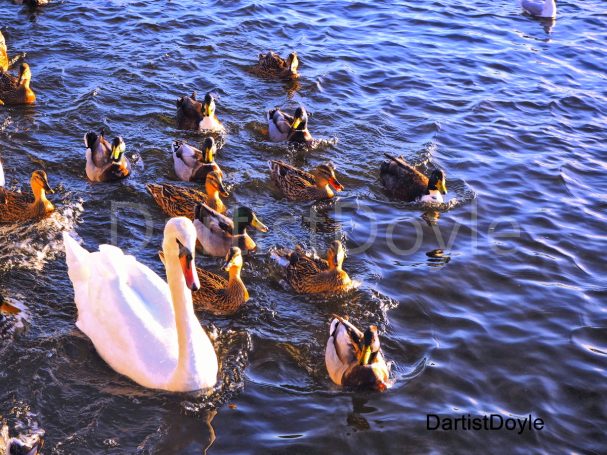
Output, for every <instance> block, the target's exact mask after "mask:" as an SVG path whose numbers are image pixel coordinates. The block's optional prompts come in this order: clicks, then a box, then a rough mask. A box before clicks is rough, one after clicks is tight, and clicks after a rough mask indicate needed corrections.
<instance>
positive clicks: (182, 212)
mask: <svg viewBox="0 0 607 455" xmlns="http://www.w3.org/2000/svg"><path fill="white" fill-rule="evenodd" d="M146 188H147V190H148V192H149V193H150V194H151V195H152V197H153V198H154V201H156V204H158V205H159V206H160V208H161V209H162V211H163V212H164V213H166V214H167V215H168V216H170V217H175V216H185V217H186V218H189V219H191V220H192V219H194V206H195V205H196V204H198V203H203V204H208V205H209V207H212V208H213V209H214V210H217V211H218V212H219V213H225V212H226V210H227V208H226V206H225V205H224V204H223V201H222V200H221V199H220V198H219V195H221V196H223V197H228V196H229V195H230V194H229V193H228V191H227V190H226V188H225V186H224V185H223V180H222V178H221V174H220V173H219V172H217V171H213V172H209V173H208V174H207V181H206V182H205V191H206V193H204V192H203V191H200V190H198V189H195V188H189V187H186V186H180V185H171V184H169V183H165V184H155V183H150V184H148V185H146Z"/></svg>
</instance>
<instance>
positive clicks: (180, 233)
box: [162, 216, 200, 291]
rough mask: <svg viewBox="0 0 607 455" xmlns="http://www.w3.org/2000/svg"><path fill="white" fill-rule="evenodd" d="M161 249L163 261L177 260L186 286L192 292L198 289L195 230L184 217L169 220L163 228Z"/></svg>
mask: <svg viewBox="0 0 607 455" xmlns="http://www.w3.org/2000/svg"><path fill="white" fill-rule="evenodd" d="M162 249H163V252H164V257H165V260H167V261H168V260H170V258H177V259H178V260H179V264H180V265H181V270H182V271H183V278H184V280H185V284H186V286H187V287H188V288H189V289H191V290H192V291H197V290H198V289H200V281H199V280H198V273H197V272H196V265H195V264H194V254H195V252H196V229H195V228H194V225H193V224H192V222H191V221H190V220H189V219H187V218H185V217H182V216H180V217H176V218H171V219H170V220H169V221H167V224H166V226H165V227H164V240H163V242H162Z"/></svg>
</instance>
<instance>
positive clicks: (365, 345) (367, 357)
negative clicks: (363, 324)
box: [358, 325, 380, 365]
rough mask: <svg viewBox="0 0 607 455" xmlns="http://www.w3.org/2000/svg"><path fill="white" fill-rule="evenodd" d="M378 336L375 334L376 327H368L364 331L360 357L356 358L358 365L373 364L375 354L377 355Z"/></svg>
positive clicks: (378, 347) (378, 346)
mask: <svg viewBox="0 0 607 455" xmlns="http://www.w3.org/2000/svg"><path fill="white" fill-rule="evenodd" d="M379 349H380V344H379V334H378V332H377V326H375V325H370V326H369V327H367V330H365V333H364V336H363V339H362V346H361V350H360V356H359V358H358V364H359V365H369V364H370V363H373V361H374V360H375V358H376V357H377V354H379Z"/></svg>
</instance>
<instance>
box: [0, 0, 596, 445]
mask: <svg viewBox="0 0 607 455" xmlns="http://www.w3.org/2000/svg"><path fill="white" fill-rule="evenodd" d="M558 5H559V19H558V20H557V21H556V23H555V24H550V23H546V22H541V21H537V20H534V19H531V18H529V17H527V16H524V15H522V14H521V12H520V10H519V8H518V7H517V6H516V5H515V4H514V2H510V1H508V2H479V1H469V2H462V1H459V0H456V1H449V2H447V1H443V0H437V1H434V2H418V1H401V2H385V3H384V2H374V3H372V4H366V3H362V2H342V1H327V2H314V3H312V2H304V1H292V2H286V3H285V2H246V1H234V2H219V1H216V2H204V3H198V2H188V1H185V2H164V1H157V2H153V1H150V0H147V1H136V2H127V1H100V2H95V3H94V9H93V8H91V7H90V6H89V3H88V2H78V1H72V0H65V1H56V2H55V3H54V4H52V5H51V6H49V7H47V8H45V9H43V10H40V11H39V12H35V13H32V12H31V11H30V10H28V9H24V8H22V7H20V6H14V5H12V4H11V3H10V2H8V1H4V2H2V4H1V5H0V18H1V20H2V22H1V23H0V25H1V26H2V31H3V33H4V34H5V36H6V39H7V43H8V45H9V48H10V50H11V54H14V53H16V52H27V61H28V63H29V64H30V65H31V67H32V72H33V77H34V82H33V88H34V89H35V90H36V92H37V95H38V100H39V103H38V104H37V105H36V106H35V107H19V108H6V107H4V108H0V109H1V110H0V125H2V126H1V128H0V155H1V158H2V161H3V163H4V166H5V171H6V174H7V177H8V180H9V184H10V185H11V186H13V185H17V184H18V183H20V182H25V181H27V180H28V178H29V177H28V176H29V174H30V173H31V172H32V170H34V169H36V168H38V167H40V166H43V167H44V168H45V169H46V170H47V172H48V174H49V180H50V182H51V185H52V186H54V187H57V188H58V190H59V191H58V192H57V194H56V195H54V196H53V198H52V199H53V201H54V202H55V203H56V204H57V207H58V209H59V213H58V214H56V215H54V217H53V218H52V219H50V220H46V221H43V222H41V223H38V224H36V225H34V226H30V227H27V228H20V229H18V230H11V229H6V228H1V229H0V235H2V244H1V245H0V260H1V264H0V279H1V282H2V286H1V289H0V292H1V293H2V295H3V296H5V298H6V299H7V300H8V301H9V302H12V303H14V304H16V305H17V306H19V307H20V308H22V309H24V311H23V313H22V315H24V319H25V323H24V325H25V327H21V328H19V329H18V330H14V331H13V332H12V334H11V335H10V338H8V339H5V340H4V341H3V342H2V345H0V365H1V366H2V367H1V368H0V414H2V415H5V416H7V417H9V418H10V419H11V422H13V423H14V421H18V420H20V419H21V421H23V420H28V419H29V420H31V421H35V422H36V423H37V424H39V425H40V426H41V427H42V428H44V429H45V430H46V432H47V436H46V446H45V447H46V452H47V453H58V454H63V453H65V454H71V453H79V454H85V453H101V452H103V453H200V452H201V450H203V449H205V448H207V447H209V446H212V449H211V453H239V452H241V453H242V452H255V453H267V452H268V451H270V452H273V453H287V451H288V452H289V453H353V452H357V453H374V452H375V453H379V452H383V453H387V452H396V453H402V452H408V453H428V452H433V453H438V452H447V451H450V452H453V451H456V452H462V451H464V450H466V451H468V450H472V451H474V449H475V448H477V450H480V449H478V448H483V449H482V450H483V451H486V450H490V451H492V452H501V451H505V450H506V449H505V448H508V449H507V450H508V452H509V453H513V452H518V453H529V451H544V452H545V453H556V452H568V453H573V452H576V453H605V450H606V449H607V438H606V436H605V425H606V424H607V405H606V403H607V401H606V400H605V394H606V392H607V390H606V387H605V384H606V382H607V381H606V379H607V377H606V376H607V373H606V367H607V334H606V332H607V306H606V297H607V288H606V286H605V281H604V275H605V271H606V267H605V259H604V247H605V240H606V237H607V235H606V232H607V231H606V229H605V222H606V215H605V213H606V209H607V196H606V194H607V183H606V182H607V180H606V179H605V177H604V176H605V172H606V170H607V166H606V165H605V161H604V144H605V143H606V142H607V132H606V130H605V124H606V120H607V77H606V73H605V62H606V61H607V60H606V57H607V56H606V52H605V43H606V42H607V27H606V24H607V10H606V9H605V3H604V2H603V1H602V0H590V1H585V2H577V3H573V2H562V1H559V3H558ZM268 49H273V50H276V51H279V52H281V53H282V54H285V53H287V52H289V51H290V50H293V49H295V50H297V51H298V53H299V55H300V59H301V66H300V69H301V78H300V79H299V81H297V83H295V84H288V83H287V84H285V83H282V82H274V81H266V80H263V79H259V78H257V77H255V76H253V75H252V74H251V73H250V65H251V64H252V63H253V62H254V61H255V59H256V55H257V54H258V52H261V51H264V50H268ZM193 90H197V91H198V92H199V93H204V92H206V91H208V90H212V91H214V92H215V93H216V94H217V96H218V98H219V99H218V115H219V117H220V119H221V120H222V121H223V123H224V125H225V126H226V127H227V136H226V138H225V145H224V146H223V148H222V150H221V152H220V153H219V156H218V161H219V163H220V165H221V166H222V168H223V169H224V173H225V174H226V180H227V181H229V182H230V184H231V185H232V186H231V191H232V194H233V196H232V197H231V198H230V199H229V200H228V205H229V206H234V205H236V204H237V203H238V204H247V205H250V206H251V207H252V208H254V209H255V210H256V211H257V213H258V214H259V216H260V218H261V219H262V220H263V221H264V222H265V223H266V224H268V225H269V226H271V232H270V233H268V234H267V235H256V239H257V240H258V244H259V247H260V248H259V252H258V254H256V255H255V256H254V257H252V258H250V259H249V260H247V264H246V266H245V271H244V273H243V277H244V279H245V281H246V283H247V284H248V286H249V291H250V294H251V297H252V298H251V300H250V302H249V304H248V306H247V308H246V310H245V311H242V312H241V313H240V314H238V315H237V316H236V317H234V318H232V319H221V318H212V317H209V316H206V315H201V318H202V319H203V323H204V324H205V326H208V327H211V328H212V329H213V330H214V331H215V332H216V334H217V336H218V339H217V343H218V350H219V353H220V356H221V357H222V359H223V362H222V373H221V377H222V384H223V385H222V386H221V387H220V388H218V390H216V391H215V392H214V393H213V394H212V395H210V396H196V395H187V396H173V395H169V394H162V393H156V392H153V391H148V390H144V389H142V388H140V387H138V386H136V385H134V384H133V383H131V382H130V381H128V380H126V379H125V378H123V377H121V376H119V375H117V374H115V373H114V372H113V371H111V370H110V369H109V368H108V367H107V366H106V365H105V364H104V363H103V362H102V361H101V360H100V358H99V357H98V356H97V355H96V354H95V351H94V349H93V347H92V345H91V343H90V342H89V341H88V340H87V339H86V337H85V336H84V335H82V334H81V333H80V332H79V331H78V330H77V329H76V328H75V326H74V321H75V316H76V312H75V306H74V303H73V294H72V289H71V285H70V282H69V280H68V277H67V273H66V266H65V263H64V257H63V253H62V252H61V246H60V243H58V240H59V238H60V232H61V231H62V230H75V231H76V232H77V234H78V235H79V236H80V237H81V238H82V239H83V240H84V243H85V245H86V246H87V247H88V248H89V249H94V248H96V246H97V245H98V244H99V243H106V242H110V241H112V239H113V238H115V239H116V240H117V244H118V245H119V246H120V247H121V248H123V249H125V250H127V251H129V252H130V253H132V254H135V255H136V256H137V257H138V258H139V259H140V260H142V261H143V262H145V263H146V264H148V265H150V266H151V267H153V268H154V269H155V270H157V271H158V272H159V273H163V271H162V266H161V264H160V262H159V261H158V259H157V256H156V252H157V250H158V248H159V246H160V242H161V230H162V226H163V224H164V221H165V217H164V216H163V214H162V212H161V211H160V210H159V209H158V208H157V207H156V206H155V205H154V204H153V202H152V200H151V198H150V197H149V196H148V195H147V193H146V192H145V184H146V183H148V182H161V181H167V180H173V179H174V178H175V177H174V175H173V171H172V162H171V159H170V144H171V141H172V140H175V139H183V138H186V139H188V140H190V141H192V142H193V143H196V142H197V141H200V140H201V138H200V137H198V136H197V135H196V134H191V133H184V132H180V131H177V130H175V128H174V113H175V100H176V99H177V98H178V97H179V96H182V95H184V94H189V93H190V92H192V91H193ZM298 103H303V104H305V106H306V107H307V108H308V110H309V112H310V129H311V131H312V133H313V134H314V135H315V136H316V137H317V138H321V139H324V140H323V141H321V143H320V144H319V146H318V147H316V148H315V149H314V150H310V151H301V150H294V149H289V148H287V147H285V146H284V145H283V144H271V143H268V142H266V141H265V138H264V136H263V134H262V131H263V128H264V124H263V118H264V111H265V110H266V109H268V108H271V107H274V106H283V107H287V108H294V107H295V106H297V104H298ZM101 126H105V127H106V128H107V129H108V130H109V131H111V133H112V134H120V135H122V136H123V137H124V138H125V141H126V142H127V147H128V150H129V152H130V153H132V154H134V161H135V162H136V164H135V166H134V172H133V175H132V177H131V178H129V179H128V180H126V181H124V182H122V183H117V184H91V183H88V182H87V180H86V177H85V173H84V150H83V146H82V135H83V133H84V132H85V131H86V130H88V129H98V128H100V127H101ZM384 152H390V153H394V154H403V155H404V156H405V157H406V158H407V159H409V160H410V161H413V162H416V163H420V164H422V165H425V166H426V167H427V168H432V167H433V166H440V167H442V168H443V169H444V170H445V171H446V172H447V176H448V186H449V189H450V192H449V196H450V198H451V199H452V201H451V202H450V203H449V204H447V205H445V206H441V207H438V208H437V209H438V211H437V212H434V213H424V210H423V208H422V207H419V206H416V205H405V204H401V203H398V202H393V201H390V200H388V199H387V198H386V197H385V196H384V195H383V193H382V191H381V187H380V185H379V183H378V181H377V174H378V169H379V165H380V163H381V162H382V160H383V153H384ZM277 158H283V159H288V160H290V161H291V162H293V163H295V164H297V165H301V166H305V167H309V166H314V165H316V164H318V163H321V162H324V161H329V160H330V161H332V162H333V163H335V165H336V166H337V168H338V178H339V179H340V181H341V182H342V183H343V184H344V185H345V186H346V188H347V191H345V192H344V193H341V197H340V198H339V200H338V201H337V202H335V203H325V204H317V205H314V206H311V205H309V204H307V205H306V204H303V205H302V204H293V203H287V202H284V201H282V200H281V199H280V197H279V195H277V193H276V191H275V190H274V189H273V188H272V186H271V185H270V184H269V182H268V173H267V166H266V164H265V161H266V160H268V159H277ZM125 202H128V203H132V204H131V205H128V206H125V205H124V203H125ZM121 204H122V205H121ZM133 204H141V205H133ZM141 210H147V211H148V212H149V214H150V215H151V217H152V221H153V223H152V227H153V230H152V237H151V239H147V233H146V232H147V229H146V223H145V218H144V217H143V215H142V213H141ZM111 213H115V216H114V218H112V216H111ZM113 223H114V225H115V226H117V231H116V232H115V234H114V237H113V234H112V225H113ZM336 236H337V237H338V238H341V239H343V240H345V241H346V244H347V247H348V249H349V256H348V258H347V262H346V266H345V268H346V270H348V271H349V272H350V275H351V276H352V278H353V279H355V280H357V281H358V282H360V285H359V287H358V289H357V290H356V291H355V292H353V293H352V294H351V295H348V296H346V297H340V298H335V299H318V298H306V297H298V296H294V295H293V294H292V293H291V292H290V291H289V289H288V288H287V287H286V286H285V285H284V283H282V282H281V278H280V275H279V273H278V271H277V270H276V267H274V266H273V265H272V264H271V263H270V261H269V259H268V257H267V255H266V252H267V250H268V248H269V247H271V246H272V245H276V244H282V245H293V244H295V243H297V242H303V243H305V244H306V245H308V246H311V247H317V248H318V249H319V250H320V251H321V252H322V250H324V248H325V247H326V245H327V244H328V243H329V241H330V239H332V238H335V237H336ZM386 239H391V240H386ZM390 241H391V242H392V243H389V242H390ZM28 242H31V243H28ZM436 249H443V250H444V253H443V254H442V255H441V254H436V253H431V252H432V251H434V250H436ZM199 261H200V263H201V264H204V265H207V266H209V267H211V268H212V269H213V270H218V263H217V261H215V260H212V259H208V258H202V259H200V260H199ZM334 312H339V313H347V314H350V315H351V316H352V318H353V320H355V321H358V322H359V323H360V324H361V325H362V324H366V323H370V322H376V323H378V324H379V326H380V329H381V331H382V336H383V338H382V340H383V345H384V350H385V353H386V357H387V358H389V359H391V360H392V361H393V362H394V365H393V376H394V378H395V379H396V384H395V385H394V387H393V388H392V389H391V390H389V391H388V392H387V393H384V394H376V393H365V392H351V391H343V390H340V389H339V388H337V387H336V386H334V385H333V384H332V383H331V382H330V380H329V378H328V375H327V374H326V371H325V367H324V344H325V342H326V338H327V329H328V322H329V319H330V314H331V313H334ZM18 325H19V324H18ZM21 325H23V321H22V323H21ZM427 413H434V414H440V415H444V416H447V415H451V416H458V415H461V414H467V413H470V414H472V415H484V414H490V413H500V414H502V415H503V416H508V415H514V416H526V415H527V414H533V415H534V416H535V417H541V418H543V419H544V420H545V422H546V426H545V429H544V430H543V431H539V432H537V431H536V432H528V433H524V434H522V435H520V436H519V435H516V434H512V433H511V432H507V431H495V432H470V431H459V432H438V431H435V432H431V431H427V430H426V414H427ZM26 423H27V422H26ZM489 448H490V449H489Z"/></svg>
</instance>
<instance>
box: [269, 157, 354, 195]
mask: <svg viewBox="0 0 607 455" xmlns="http://www.w3.org/2000/svg"><path fill="white" fill-rule="evenodd" d="M268 165H269V166H270V176H271V179H272V181H273V182H274V184H275V185H276V186H277V187H278V188H279V189H280V190H281V192H282V193H283V194H284V195H285V197H286V198H287V199H289V200H290V201H317V200H321V199H331V198H332V197H333V196H335V193H334V192H333V190H332V189H331V188H330V186H331V187H333V189H334V190H335V191H342V190H343V189H344V187H343V186H342V184H341V183H339V182H338V181H337V177H336V176H335V169H334V168H333V166H331V165H329V164H321V165H320V166H318V167H316V169H314V171H312V172H311V173H310V172H306V171H303V170H301V169H298V168H296V167H294V166H291V165H290V164H287V163H285V162H283V161H275V160H272V161H268Z"/></svg>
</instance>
